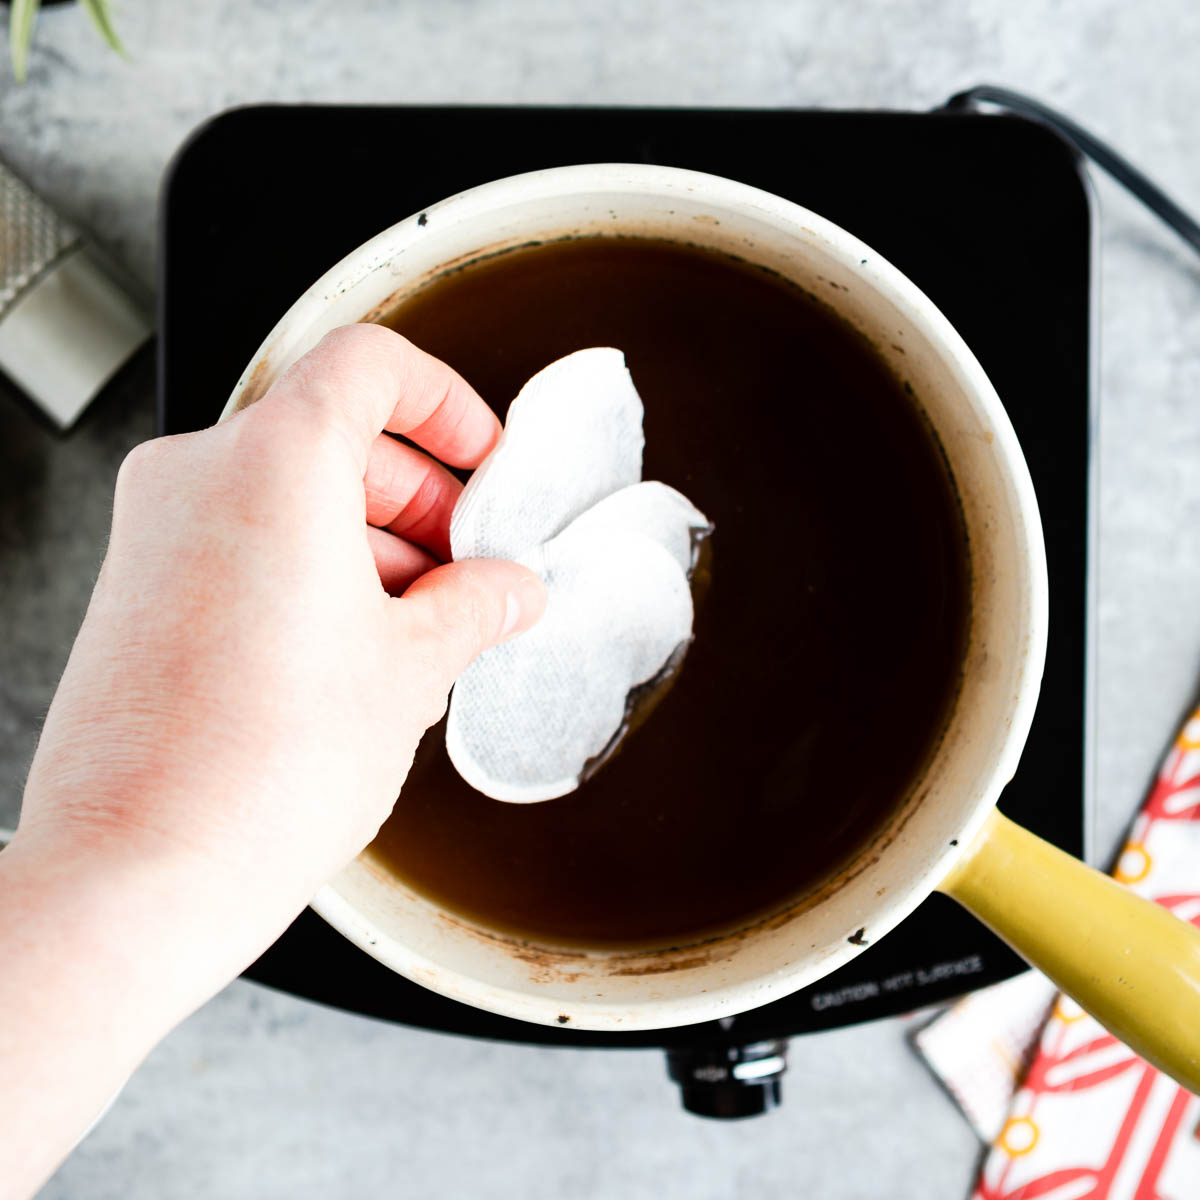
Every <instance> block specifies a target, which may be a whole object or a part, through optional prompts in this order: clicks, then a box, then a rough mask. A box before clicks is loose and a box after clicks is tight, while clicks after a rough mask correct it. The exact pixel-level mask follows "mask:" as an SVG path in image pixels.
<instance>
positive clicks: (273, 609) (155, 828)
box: [0, 325, 545, 1128]
mask: <svg viewBox="0 0 1200 1200" xmlns="http://www.w3.org/2000/svg"><path fill="white" fill-rule="evenodd" d="M384 429H387V430H390V431H392V432H395V433H403V434H406V435H408V437H409V438H410V439H411V440H412V441H413V442H415V443H417V444H418V445H420V446H423V447H425V449H427V450H428V451H429V452H430V453H431V454H433V455H436V456H437V457H439V458H440V459H442V460H443V461H445V462H447V463H449V464H451V465H453V466H457V467H473V466H475V465H477V464H478V463H479V462H480V460H481V459H482V458H483V457H484V456H485V455H486V454H487V452H488V451H489V450H490V449H491V447H492V446H493V445H494V443H495V441H496V439H497V437H498V436H499V432H500V427H499V423H498V422H497V420H496V418H495V416H494V415H493V414H492V413H491V411H490V410H489V409H488V408H487V407H486V406H485V405H484V403H483V401H482V400H480V398H479V397H478V396H477V395H476V394H475V393H474V392H473V391H472V390H471V388H470V387H469V386H468V385H467V384H466V383H465V382H464V381H463V380H462V379H461V378H459V377H458V376H457V375H455V374H454V373H453V372H452V371H451V370H450V369H449V368H448V367H446V366H445V365H444V364H442V363H440V362H438V361H436V360H435V359H432V358H430V357H429V356H427V355H425V354H423V353H422V352H421V351H419V350H417V349H415V348H414V347H413V346H411V345H410V344H409V343H408V342H406V341H405V340H404V339H402V338H401V337H399V336H398V335H396V334H394V333H392V332H391V331H390V330H387V329H385V328H382V327H380V326H373V325H356V326H348V327H346V328H343V329H339V330H335V331H334V332H333V333H331V334H330V335H329V336H327V337H326V338H325V339H324V340H323V341H322V342H321V344H320V345H319V346H318V347H317V348H316V349H315V350H313V351H312V352H311V353H310V354H308V355H306V356H305V357H304V358H303V359H301V360H300V361H299V362H298V363H297V364H296V365H295V366H294V367H292V368H291V370H289V371H288V372H287V373H286V374H285V375H284V376H283V377H282V378H281V379H280V380H279V381H278V382H277V383H276V384H275V385H274V387H272V388H271V390H270V391H269V392H268V393H267V395H266V396H264V397H263V398H262V399H261V400H260V401H258V402H257V403H256V404H254V405H253V406H251V407H250V408H249V409H247V410H245V411H244V412H242V413H240V414H238V415H237V416H235V417H234V418H232V419H231V420H229V421H227V422H225V423H223V424H221V425H218V426H216V427H214V428H212V429H208V430H204V431H203V432H200V433H194V434H186V435H184V436H182V437H173V438H163V439H160V440H158V441H154V442H148V443H146V444H145V445H143V446H140V447H138V448H137V449H136V450H134V451H133V453H132V454H131V455H130V456H129V458H128V459H127V460H126V462H125V464H124V465H123V467H122V469H121V472H120V475H119V477H118V480H117V488H116V497H115V501H114V511H113V524H112V536H111V541H110V544H109V548H108V553H107V555H106V557H105V561H104V565H103V567H102V569H101V572H100V577H99V580H98V582H97V584H96V589H95V592H94V594H93V596H92V601H91V604H90V606H89V608H88V612H87V616H86V618H85V619H84V622H83V627H82V629H81V630H80V633H79V637H78V639H77V641H76V643H75V646H74V649H73V650H72V652H71V657H70V661H69V662H68V665H67V668H66V672H65V673H64V675H63V678H62V682H61V683H60V685H59V689H58V692H57V694H56V696H55V698H54V702H53V704H52V705H51V708H50V712H49V715H48V717H47V719H46V723H45V727H44V730H43V733H42V738H41V742H40V744H39V746H38V750H37V754H36V756H35V758H34V762H33V766H32V769H31V771H30V775H29V780H28V784H27V788H26V794H25V804H24V808H23V810H22V814H21V821H20V825H19V827H18V830H17V835H16V838H15V840H14V842H13V844H12V846H11V848H10V849H8V850H6V851H5V852H4V854H3V856H0V867H5V868H7V869H8V874H9V876H10V877H12V876H13V875H14V873H15V875H16V876H17V877H19V878H20V880H21V881H22V882H21V887H22V889H23V892H22V894H23V895H24V896H25V897H26V899H25V901H24V904H25V908H24V910H23V911H22V913H21V914H20V916H21V920H22V922H23V923H24V926H25V928H28V927H29V923H30V922H31V921H32V922H34V923H35V924H36V923H37V921H39V920H44V919H46V918H45V916H44V914H45V910H46V909H47V906H48V907H49V909H50V910H51V912H53V910H54V909H55V906H60V907H61V906H62V905H64V904H67V905H71V906H73V909H74V911H73V913H72V914H71V920H73V921H75V922H76V924H78V921H79V918H80V914H81V913H82V912H83V911H85V910H86V913H87V914H88V915H89V919H90V921H91V925H93V926H98V928H91V929H89V937H90V938H91V940H92V941H93V942H94V941H95V939H96V938H97V937H99V938H100V940H101V943H102V950H103V952H104V953H105V954H107V955H108V958H109V960H111V959H112V958H113V956H114V955H115V956H116V959H117V960H118V961H119V962H120V964H121V971H122V972H123V973H124V975H125V980H124V983H123V985H122V986H123V987H124V989H125V990H128V988H129V986H130V980H129V975H130V974H131V973H132V974H133V975H135V976H136V977H137V980H138V981H140V982H141V983H142V984H143V985H144V987H145V988H148V989H149V990H150V992H151V993H153V994H154V995H155V997H156V1000H155V1009H154V1012H153V1013H152V1014H149V1015H148V1017H147V1020H146V1022H145V1025H146V1030H147V1033H146V1034H145V1035H143V1036H142V1037H141V1041H145V1040H147V1037H150V1038H152V1037H156V1036H158V1035H161V1033H162V1032H163V1031H164V1029H165V1028H169V1027H170V1025H171V1024H173V1023H174V1022H175V1021H176V1020H178V1019H180V1017H182V1016H183V1015H185V1013H186V1012H187V1011H190V1009H191V1008H192V1007H194V1006H195V1005H196V1004H198V1003H200V1002H201V1001H202V1000H203V999H205V998H206V997H207V996H208V995H209V994H211V992H212V991H214V990H215V989H216V988H217V987H219V986H221V984H223V983H224V982H225V981H226V980H228V979H229V978H230V977H232V975H234V974H235V973H236V972H237V971H238V970H240V969H241V968H242V967H244V966H245V965H246V964H247V963H248V962H249V961H251V960H252V959H253V958H254V957H255V956H256V955H257V954H258V953H260V952H261V950H262V949H264V948H265V947H266V946H267V945H268V944H269V943H270V942H271V941H272V940H273V939H274V937H276V936H277V935H278V934H279V933H280V932H281V931H282V930H283V928H284V927H285V926H286V925H287V923H288V922H289V921H290V920H291V919H292V918H293V917H294V916H295V915H296V913H297V912H298V911H299V910H300V909H301V908H302V907H303V906H304V904H305V903H306V902H307V901H308V899H309V898H310V897H311V895H312V894H313V892H315V891H316V889H317V888H318V887H319V886H320V885H321V884H322V883H323V882H324V881H325V880H326V879H328V878H329V877H330V876H331V875H332V874H334V873H335V872H336V871H337V870H338V869H340V868H341V867H342V866H343V865H344V864H346V863H347V862H348V861H349V860H350V859H352V858H353V857H354V856H355V855H356V854H357V853H358V852H359V851H360V850H361V849H362V848H363V847H364V846H365V845H366V844H367V843H368V842H369V841H370V840H371V838H372V837H373V836H374V834H375V832H376V831H377V830H378V828H379V826H380V824H381V823H382V822H383V820H384V819H385V818H386V816H387V815H388V813H389V811H390V810H391V806H392V804H393V802H394V800H395V797H396V795H397V793H398V792H399V789H400V786H401V784H402V783H403V782H404V778H405V775H406V773H407V771H408V768H409V766H410V764H411V762H412V757H413V753H414V751H415V749H416V745H417V742H418V740H419V739H420V737H421V735H422V734H423V733H424V731H425V730H426V729H427V728H428V727H429V726H430V725H431V724H433V723H435V722H436V721H437V720H438V719H439V718H440V717H441V715H442V713H443V711H444V708H445V703H446V696H447V693H448V691H449V689H450V686H451V685H452V683H453V681H454V679H455V677H456V676H457V675H458V674H459V673H460V672H461V671H462V670H463V668H464V667H466V666H467V664H468V663H469V662H470V661H471V660H472V659H473V658H474V657H475V656H476V655H477V654H478V653H479V652H480V651H482V650H483V649H485V648H487V647H488V646H490V645H492V644H494V643H496V642H497V641H499V640H501V639H503V638H506V637H510V636H513V635H515V634H517V633H519V632H521V631H522V630H524V629H526V628H527V627H528V626H529V625H531V624H532V623H533V622H534V621H536V620H537V619H538V617H539V616H540V615H541V612H542V608H543V606H544V603H545V599H544V590H543V588H542V585H541V582H540V580H538V578H537V577H536V575H534V574H533V573H532V572H530V571H528V570H526V569H525V568H523V567H520V566H517V565H515V564H512V563H505V562H500V561H475V562H463V563H454V564H450V565H445V566H439V565H437V559H438V558H442V557H445V556H446V555H447V554H448V542H449V518H450V512H451V510H452V508H453V505H454V502H455V499H456V498H457V494H458V492H459V489H460V485H459V484H458V483H457V481H456V480H455V479H454V477H453V476H452V475H451V474H450V472H449V471H447V470H446V469H445V468H444V467H442V466H440V465H439V464H438V463H436V462H434V461H433V459H431V458H429V457H427V456H425V455H424V454H422V453H421V452H420V451H418V450H416V449H413V448H411V447H409V446H406V445H403V444H402V443H400V442H399V441H397V440H395V439H394V438H391V437H388V436H386V435H384V434H382V433H381V431H382V430H384ZM389 593H390V594H389ZM397 596H399V598H395V597H397ZM51 881H53V882H51ZM64 889H66V893H67V895H66V897H64ZM72 889H73V890H72ZM43 892H45V893H48V894H47V895H44V896H42V897H41V899H40V900H39V898H38V897H39V895H40V894H41V893H43ZM14 894H15V893H14ZM72 896H73V897H74V899H71V898H70V897H72ZM30 905H32V911H30ZM110 910H112V911H118V910H119V911H120V913H121V914H122V915H121V917H120V919H119V921H117V922H115V924H116V925H117V928H116V929H115V930H114V928H113V925H114V921H112V920H109V921H107V922H103V921H100V920H98V919H97V918H96V917H95V915H94V914H96V913H98V912H99V913H104V912H108V911H110ZM62 917H63V914H62V913H61V912H59V913H57V918H58V919H59V921H60V927H61V919H62ZM10 919H12V918H11V917H10V916H9V915H6V914H0V923H2V922H4V921H7V920H10ZM85 924H86V922H85ZM114 942H115V944H114ZM183 943H186V945H184V944H183ZM62 951H63V953H76V954H78V953H79V952H80V951H79V948H77V947H75V948H72V947H65V948H62ZM84 952H85V953H87V952H88V951H84ZM141 956H145V958H146V959H147V961H146V962H145V963H143V961H142V957H141ZM7 978H8V980H9V983H10V984H11V983H12V978H13V976H12V973H11V972H8V973H7ZM34 982H36V981H34ZM89 988H90V991H89V996H90V997H91V1002H92V1003H95V995H96V992H97V985H96V982H95V980H92V981H90V983H89ZM99 992H100V996H101V1000H103V995H104V992H103V988H100V989H99ZM3 998H4V989H3V986H0V1008H2V1002H3ZM18 1001H19V997H18ZM138 1003H145V1001H142V1000H139V1001H138ZM9 1019H10V1020H13V1019H14V1018H11V1017H10V1018H9ZM18 1023H19V1021H18ZM9 1028H10V1029H11V1028H12V1026H11V1024H10V1026H9ZM57 1032H58V1031H51V1035H56V1034H57ZM151 1044H152V1041H151ZM148 1049H149V1045H145V1046H141V1045H140V1042H139V1041H138V1040H137V1039H134V1043H133V1044H131V1045H130V1046H127V1047H126V1049H125V1056H126V1058H128V1057H130V1056H133V1057H134V1058H135V1060H136V1058H137V1057H138V1056H140V1054H144V1053H145V1052H146V1050H148ZM18 1079H19V1076H18ZM116 1082H119V1080H117V1081H115V1082H114V1084H113V1086H116ZM12 1086H13V1080H12V1078H11V1076H10V1078H9V1083H8V1085H6V1087H8V1088H10V1089H11V1087H12ZM0 1107H3V1106H2V1105H0ZM2 1127H3V1126H0V1128H2Z"/></svg>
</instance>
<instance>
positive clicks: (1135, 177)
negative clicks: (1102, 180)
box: [945, 83, 1200, 254]
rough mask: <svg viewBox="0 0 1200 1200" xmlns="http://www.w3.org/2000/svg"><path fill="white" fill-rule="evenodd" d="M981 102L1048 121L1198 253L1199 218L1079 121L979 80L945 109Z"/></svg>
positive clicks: (970, 106) (1020, 94) (960, 107)
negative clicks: (977, 84)
mask: <svg viewBox="0 0 1200 1200" xmlns="http://www.w3.org/2000/svg"><path fill="white" fill-rule="evenodd" d="M980 104H993V105H995V106H996V107H997V108H1003V109H1007V110H1008V111H1009V112H1013V113H1017V114H1018V115H1020V116H1023V117H1030V118H1032V119H1033V120H1035V121H1040V122H1041V123H1042V124H1043V125H1048V126H1049V127H1050V128H1051V129H1053V130H1054V131H1055V133H1057V134H1058V135H1059V136H1060V137H1063V138H1065V139H1066V140H1067V141H1068V142H1070V143H1071V145H1072V146H1074V147H1075V149H1076V150H1078V151H1079V152H1080V153H1081V154H1083V155H1086V156H1087V157H1088V158H1090V159H1091V160H1092V161H1093V162H1094V163H1095V164H1096V165H1097V166H1098V167H1101V168H1102V169H1103V170H1105V171H1107V172H1108V174H1110V175H1111V176H1112V177H1113V178H1114V179H1115V180H1116V181H1117V182H1118V183H1119V184H1121V185H1122V187H1124V188H1126V189H1127V190H1128V191H1129V192H1131V193H1132V194H1133V195H1134V196H1136V197H1137V199H1138V200H1140V201H1141V202H1142V203H1143V204H1144V205H1145V206H1146V207H1147V208H1149V209H1150V210H1151V211H1152V212H1154V213H1155V215H1156V216H1158V217H1160V218H1161V219H1162V220H1163V221H1165V222H1166V224H1168V225H1169V226H1170V227H1171V228H1172V229H1173V230H1174V231H1175V232H1176V233H1177V234H1179V236H1180V237H1181V238H1183V240H1184V241H1185V242H1187V244H1188V245H1189V246H1191V248H1192V249H1193V250H1195V251H1196V253H1197V254H1200V222H1197V221H1196V219H1195V218H1194V217H1192V216H1191V215H1190V214H1188V213H1186V212H1184V210H1183V209H1182V208H1180V207H1179V205H1178V204H1176V203H1175V201H1174V200H1172V199H1171V197H1170V196H1168V195H1167V194H1166V193H1165V192H1164V191H1163V190H1162V189H1161V188H1160V187H1158V186H1157V185H1156V184H1154V183H1153V182H1151V181H1150V180H1149V179H1147V178H1146V176H1145V175H1143V174H1142V173H1141V171H1139V170H1138V169H1137V167H1135V166H1134V165H1133V163H1131V162H1130V161H1129V160H1128V159H1127V158H1125V157H1124V156H1123V155H1120V154H1118V153H1117V152H1116V151H1115V150H1114V149H1113V148H1112V147H1111V146H1108V145H1106V144H1105V143H1104V142H1102V141H1101V140H1100V139H1099V138H1098V137H1096V136H1095V135H1094V134H1091V133H1089V132H1088V131H1087V130H1086V129H1084V128H1083V126H1082V125H1080V124H1078V123H1077V122H1075V121H1073V120H1071V118H1070V117H1068V116H1065V115H1064V114H1063V113H1060V112H1057V111H1056V110H1055V109H1053V108H1050V107H1049V106H1048V105H1045V104H1043V103H1042V102H1041V101H1040V100H1034V99H1033V98H1032V97H1031V96H1026V95H1023V94H1022V93H1021V92H1014V91H1012V90H1011V89H1010V88H1002V87H994V86H993V85H991V84H986V83H985V84H980V85H979V86H978V87H973V88H968V89H967V90H966V91H965V92H958V93H957V94H956V95H954V96H951V97H950V99H949V100H947V101H946V105H945V107H946V108H947V109H970V108H975V107H976V106H977V105H980Z"/></svg>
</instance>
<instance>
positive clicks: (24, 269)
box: [0, 161, 151, 429]
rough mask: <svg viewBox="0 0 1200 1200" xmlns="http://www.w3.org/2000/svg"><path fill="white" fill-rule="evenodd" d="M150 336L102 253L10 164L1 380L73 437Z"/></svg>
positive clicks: (0, 262) (5, 182) (4, 211)
mask: <svg viewBox="0 0 1200 1200" xmlns="http://www.w3.org/2000/svg"><path fill="white" fill-rule="evenodd" d="M150 332H151V326H150V323H149V321H148V320H147V319H146V316H145V314H144V313H143V312H142V310H141V308H140V306H139V305H138V304H137V303H136V302H135V301H134V300H133V298H132V297H131V296H130V295H129V293H128V292H127V291H126V289H125V288H124V287H123V286H122V285H121V284H119V283H118V282H117V281H116V280H114V279H113V277H112V273H111V271H110V270H109V269H108V268H107V267H106V265H105V264H104V263H103V261H102V260H101V258H100V257H99V255H98V253H97V252H96V250H95V249H94V248H93V247H92V246H90V245H89V244H88V242H87V241H86V240H85V239H84V238H83V236H82V235H81V234H80V233H79V232H78V231H77V230H76V229H75V228H74V227H73V226H72V225H71V224H70V223H69V222H67V221H66V220H64V219H63V218H62V217H61V216H60V215H59V214H58V213H57V212H55V211H54V209H53V208H51V207H50V205H48V204H47V203H46V202H45V201H44V200H43V199H42V198H41V197H40V196H38V195H37V193H36V192H34V191H33V189H32V188H31V187H29V185H28V184H26V183H25V182H24V180H22V179H21V178H19V177H18V176H17V175H16V174H14V173H13V171H12V170H11V169H10V168H9V167H8V166H6V165H5V164H4V163H3V162H2V161H0V370H3V371H4V372H5V373H6V374H7V375H8V376H9V377H10V378H11V379H12V380H13V382H14V383H16V384H17V385H18V386H19V387H20V388H21V390H22V391H24V392H25V393H27V394H28V395H29V397H30V398H31V399H32V400H34V401H35V402H36V403H37V404H38V406H39V407H40V408H41V409H42V411H43V412H45V413H46V415H47V416H48V417H49V418H50V419H51V420H52V421H53V422H54V423H55V424H56V425H57V426H58V427H59V428H60V429H66V428H68V427H69V426H70V425H71V424H73V423H74V421H75V420H76V418H77V417H78V416H79V415H80V413H82V412H83V410H84V409H85V408H86V407H87V405H88V402H89V401H90V400H91V399H92V398H93V396H95V394H96V393H97V392H98V391H99V390H100V388H101V387H102V386H103V385H104V383H105V382H106V381H107V380H108V379H109V378H110V377H111V376H112V375H113V373H114V372H115V371H116V370H117V368H118V367H120V366H121V364H122V363H123V362H125V360H126V359H127V358H128V357H129V355H130V354H132V353H133V351H134V350H135V349H136V348H137V347H138V346H139V345H141V343H142V342H144V341H145V340H146V338H147V337H148V336H149V334H150Z"/></svg>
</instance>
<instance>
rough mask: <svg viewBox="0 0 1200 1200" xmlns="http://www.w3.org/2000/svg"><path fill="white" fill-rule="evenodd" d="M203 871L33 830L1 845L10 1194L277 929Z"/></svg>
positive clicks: (1, 993)
mask: <svg viewBox="0 0 1200 1200" xmlns="http://www.w3.org/2000/svg"><path fill="white" fill-rule="evenodd" d="M192 879H194V880H196V885H195V887H191V888H190V887H189V886H188V881H189V880H192ZM199 879H200V876H199V874H198V873H197V872H195V871H189V870H188V869H187V867H186V864H180V863H178V862H166V861H162V860H160V859H156V858H155V856H153V855H145V854H144V853H143V854H140V855H127V854H123V853H121V852H120V850H119V849H118V848H112V849H111V850H109V851H108V852H106V851H104V850H103V848H101V849H99V850H98V849H97V847H96V845H95V841H94V840H93V842H92V844H91V845H89V846H87V847H86V848H85V847H82V846H80V847H74V846H72V845H71V844H70V842H69V839H66V838H63V837H61V836H59V837H57V838H55V839H53V840H52V839H50V838H44V837H39V835H38V833H37V831H36V830H35V831H34V832H33V833H31V834H28V835H22V834H18V836H17V838H16V840H15V841H14V842H13V844H12V845H11V846H10V847H9V848H8V849H7V850H4V851H3V852H0V1046H2V1047H3V1050H2V1053H0V1064H2V1065H0V1071H2V1072H3V1086H0V1163H3V1170H0V1197H2V1198H3V1200H9V1198H10V1197H24V1196H27V1195H29V1194H31V1193H32V1192H33V1191H34V1189H35V1188H37V1187H38V1186H39V1185H40V1184H41V1183H42V1182H43V1181H44V1180H45V1178H46V1177H47V1176H48V1175H49V1174H50V1173H51V1172H52V1171H53V1170H54V1169H55V1168H56V1167H57V1165H58V1163H59V1162H60V1161H61V1159H62V1158H63V1157H64V1156H65V1155H66V1154H67V1153H68V1152H69V1151H70V1149H71V1148H72V1146H73V1145H74V1144H75V1142H76V1141H77V1140H78V1139H79V1138H80V1137H81V1136H82V1135H83V1134H84V1132H85V1131H86V1130H87V1128H88V1127H89V1125H90V1124H91V1123H92V1122H93V1121H94V1120H95V1119H96V1117H97V1116H98V1115H99V1113H100V1112H101V1111H102V1110H103V1108H104V1106H105V1105H106V1104H107V1103H108V1101H109V1100H110V1098H111V1097H112V1096H113V1094H114V1093H115V1092H116V1091H117V1090H118V1089H119V1088H120V1087H121V1086H122V1085H123V1084H124V1083H125V1081H126V1080H127V1079H128V1078H129V1076H130V1074H131V1073H132V1072H133V1071H134V1070H135V1069H136V1067H137V1066H138V1064H139V1063H140V1062H141V1061H142V1059H143V1058H145V1056H146V1055H147V1053H149V1051H150V1050H151V1049H152V1048H153V1047H154V1045H155V1044H156V1043H157V1042H158V1041H159V1040H160V1039H161V1038H162V1037H163V1036H164V1035H165V1034H166V1033H167V1032H168V1031H169V1030H170V1029H171V1028H172V1027H173V1026H174V1025H176V1024H177V1023H178V1022H179V1021H181V1020H182V1019H183V1018H184V1017H185V1016H187V1015H188V1014H189V1013H190V1012H192V1011H193V1010H194V1009H195V1008H196V1007H197V1006H198V1005H200V1004H201V1003H203V1002H204V1000H206V999H207V998H208V997H209V996H210V995H211V994H212V993H213V992H215V991H216V990H218V989H219V988H220V987H221V986H222V985H223V984H224V983H225V982H226V981H227V980H228V979H229V978H231V977H232V976H233V975H234V974H236V973H237V971H238V970H240V969H241V968H242V967H243V966H244V965H245V964H246V963H247V962H248V961H249V960H250V959H252V958H253V957H254V955H255V953H256V952H257V951H258V950H259V949H261V945H262V944H265V941H266V940H269V936H270V935H269V934H268V933H266V932H265V931H264V930H263V929H262V928H261V927H260V925H259V923H258V922H256V923H255V924H254V926H253V927H246V923H245V922H239V920H238V918H237V908H238V902H237V897H235V896H233V895H232V894H223V895H217V896H212V895H209V894H205V893H206V892H211V891H212V890H213V888H212V881H211V877H210V879H209V881H207V887H205V885H203V884H201V883H200V882H199ZM202 888H203V889H204V890H203V891H202V890H201V889H202ZM286 919H287V918H286V915H285V914H283V913H280V914H279V916H278V917H276V918H275V923H278V924H280V925H282V924H284V923H286ZM272 932H273V931H272Z"/></svg>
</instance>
